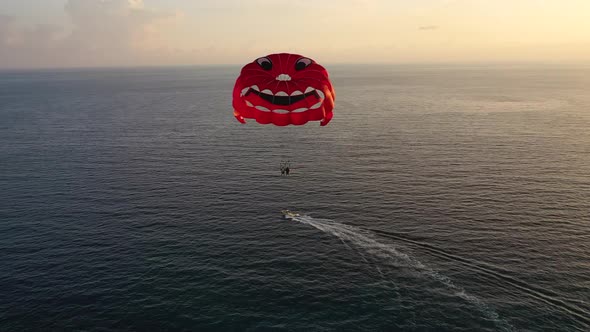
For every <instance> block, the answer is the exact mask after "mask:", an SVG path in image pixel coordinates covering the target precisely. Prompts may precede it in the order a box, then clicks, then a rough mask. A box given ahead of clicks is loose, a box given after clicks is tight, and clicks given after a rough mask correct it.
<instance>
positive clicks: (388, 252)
mask: <svg viewBox="0 0 590 332" xmlns="http://www.w3.org/2000/svg"><path fill="white" fill-rule="evenodd" d="M285 218H288V219H291V220H294V221H297V222H300V223H302V224H306V225H309V226H312V227H314V228H316V229H318V230H321V231H322V232H325V233H327V234H331V235H333V236H335V237H337V238H339V239H340V240H341V241H342V243H344V244H345V245H346V246H348V247H350V246H349V245H348V244H347V243H350V244H352V245H354V246H356V247H357V248H359V249H361V250H362V251H365V252H366V253H368V254H370V255H373V256H375V257H379V258H381V259H384V260H386V261H387V262H389V263H391V264H394V265H396V266H404V267H407V268H410V269H413V270H414V271H415V272H417V273H419V274H420V275H423V276H426V277H429V278H431V279H433V280H436V281H438V282H440V283H441V284H443V285H444V286H446V287H447V288H448V289H450V290H452V291H453V294H454V295H455V296H458V297H460V298H462V299H464V300H465V301H467V302H469V303H471V304H472V305H474V306H475V307H476V308H477V309H478V310H479V311H481V312H482V313H483V314H484V315H485V317H486V318H487V319H489V320H491V321H493V322H494V323H495V324H496V326H497V327H498V328H499V329H501V330H503V331H513V330H514V328H513V327H512V326H511V325H510V324H509V323H508V322H506V321H505V320H503V319H501V318H500V317H499V316H498V314H497V313H496V312H495V311H494V310H493V309H492V308H490V307H489V306H488V305H487V304H486V303H484V302H482V301H481V300H480V299H479V298H477V297H475V296H473V295H470V294H468V293H467V292H466V291H465V289H463V288H462V287H460V286H457V285H456V284H455V283H453V281H452V280H451V279H450V278H449V277H447V276H445V275H442V274H440V273H439V272H437V271H435V270H433V269H431V268H429V267H428V266H426V265H424V264H423V263H422V262H420V261H419V260H417V259H416V258H414V257H411V256H409V255H407V254H405V253H403V252H400V251H398V250H397V249H396V248H395V247H394V246H393V245H391V244H385V243H381V242H379V241H377V240H376V239H375V237H374V236H373V234H372V233H371V232H370V231H366V230H363V229H361V228H358V227H354V226H350V225H346V224H342V223H339V222H337V221H334V220H330V219H319V218H313V217H310V216H307V215H304V214H297V215H288V214H286V215H285ZM359 254H360V255H361V257H362V259H363V260H364V261H365V262H367V263H368V260H367V259H366V258H365V256H364V255H363V253H362V252H361V251H359ZM375 267H376V269H377V270H378V272H379V274H380V275H381V276H382V277H384V274H383V273H382V271H381V269H380V267H379V266H375Z"/></svg>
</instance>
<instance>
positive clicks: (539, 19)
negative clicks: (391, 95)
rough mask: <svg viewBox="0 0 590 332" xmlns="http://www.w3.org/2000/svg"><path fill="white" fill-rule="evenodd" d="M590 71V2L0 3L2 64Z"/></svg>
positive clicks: (6, 0) (144, 0)
mask: <svg viewBox="0 0 590 332" xmlns="http://www.w3.org/2000/svg"><path fill="white" fill-rule="evenodd" d="M278 52H290V53H299V54H303V55H305V56H308V57H311V58H314V59H315V60H317V61H318V62H320V63H332V64H336V63H362V64H369V63H496V62H518V63H522V62H543V63H571V62H573V63H586V64H587V63H590V0H0V68H4V69H6V68H9V69H10V68H48V67H50V68H53V67H103V66H108V67H112V66H162V65H208V64H244V63H247V62H250V61H252V60H253V59H255V58H257V57H260V56H263V55H266V54H270V53H278Z"/></svg>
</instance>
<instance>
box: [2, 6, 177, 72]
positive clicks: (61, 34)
mask: <svg viewBox="0 0 590 332" xmlns="http://www.w3.org/2000/svg"><path fill="white" fill-rule="evenodd" d="M64 10H65V13H66V14H67V16H68V17H69V19H70V21H71V23H72V27H71V28H70V29H66V28H64V27H59V26H50V25H35V26H25V25H22V24H20V23H19V22H18V20H16V19H15V18H14V17H9V16H0V67H55V66H60V65H63V64H67V65H68V66H97V65H127V64H138V63H139V64H142V62H150V61H151V60H148V59H147V58H151V59H153V58H157V57H158V53H161V52H163V50H166V49H167V48H169V47H168V45H167V44H166V38H164V37H165V36H163V34H162V32H161V29H160V25H162V24H166V23H167V22H169V21H173V20H175V19H177V14H176V13H169V12H162V11H158V10H155V9H150V8H147V7H146V6H145V4H144V2H143V0H68V1H67V3H66V4H65V7H64Z"/></svg>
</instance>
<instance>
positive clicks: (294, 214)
mask: <svg viewBox="0 0 590 332" xmlns="http://www.w3.org/2000/svg"><path fill="white" fill-rule="evenodd" d="M281 213H282V214H283V216H284V217H285V218H288V217H290V218H294V217H299V216H301V215H300V214H299V213H297V212H293V211H290V210H282V211H281Z"/></svg>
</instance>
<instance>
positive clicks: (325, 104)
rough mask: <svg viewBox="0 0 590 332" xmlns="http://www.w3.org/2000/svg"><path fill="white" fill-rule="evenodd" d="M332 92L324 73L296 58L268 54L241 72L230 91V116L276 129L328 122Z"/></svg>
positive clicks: (331, 109) (305, 61)
mask: <svg viewBox="0 0 590 332" xmlns="http://www.w3.org/2000/svg"><path fill="white" fill-rule="evenodd" d="M334 98H335V93H334V88H333V87H332V83H331V82H330V79H329V77H328V71H327V70H326V69H325V68H324V67H322V66H321V65H319V64H317V63H316V62H315V61H314V60H312V59H310V58H307V57H304V56H302V55H299V54H289V53H278V54H270V55H267V56H264V57H261V58H258V59H256V60H254V61H253V62H251V63H249V64H247V65H245V66H244V67H243V68H242V71H241V73H240V76H239V77H238V78H237V80H236V84H235V86H234V91H233V103H232V104H233V108H234V116H235V117H236V119H237V120H238V121H240V122H241V123H246V120H245V119H255V120H256V122H258V123H261V124H274V125H277V126H287V125H303V124H306V123H307V122H309V121H320V125H321V126H325V125H327V124H328V122H330V120H332V116H333V113H332V111H333V109H334Z"/></svg>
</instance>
